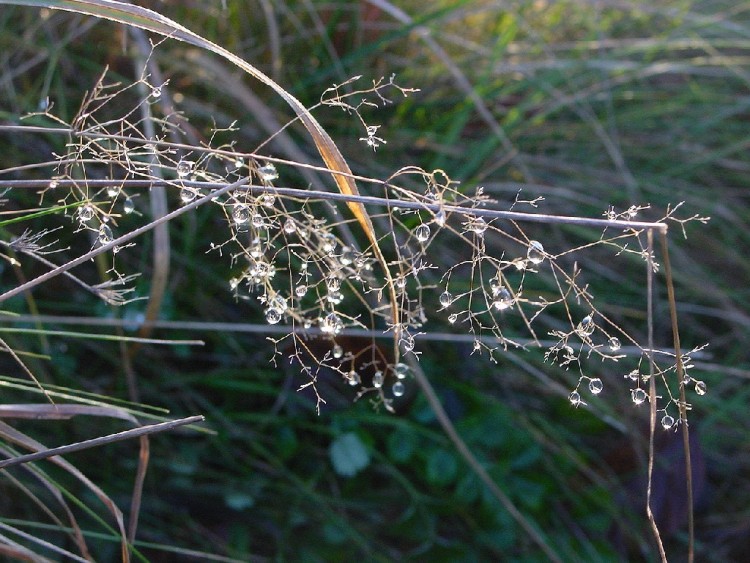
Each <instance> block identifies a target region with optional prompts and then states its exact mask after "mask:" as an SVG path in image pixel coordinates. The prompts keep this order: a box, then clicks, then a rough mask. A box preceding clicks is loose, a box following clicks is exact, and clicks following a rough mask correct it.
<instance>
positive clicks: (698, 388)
mask: <svg viewBox="0 0 750 563" xmlns="http://www.w3.org/2000/svg"><path fill="white" fill-rule="evenodd" d="M707 391H708V387H706V383H705V382H704V381H696V382H695V392H696V393H698V395H705V394H706V392H707Z"/></svg>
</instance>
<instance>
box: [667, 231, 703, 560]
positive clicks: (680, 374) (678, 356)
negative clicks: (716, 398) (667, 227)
mask: <svg viewBox="0 0 750 563" xmlns="http://www.w3.org/2000/svg"><path fill="white" fill-rule="evenodd" d="M661 247H662V255H663V257H662V258H663V260H664V274H665V276H666V283H667V298H668V300H669V316H670V319H671V323H672V339H673V340H674V354H675V366H676V371H677V379H678V380H679V385H680V402H679V409H680V424H682V446H683V450H684V452H685V480H686V481H687V483H686V484H687V509H688V563H693V561H694V559H695V517H694V513H693V464H692V460H691V458H690V430H689V429H688V420H687V399H686V398H685V368H684V366H683V364H682V352H681V351H680V331H679V328H678V325H677V302H676V300H675V294H674V282H673V279H672V266H671V264H670V262H669V243H668V242H667V234H666V233H665V232H662V233H661Z"/></svg>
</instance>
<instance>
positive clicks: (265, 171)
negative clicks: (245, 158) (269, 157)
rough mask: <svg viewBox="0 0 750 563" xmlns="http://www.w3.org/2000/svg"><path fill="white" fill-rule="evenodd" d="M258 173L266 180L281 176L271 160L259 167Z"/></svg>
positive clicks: (269, 180)
mask: <svg viewBox="0 0 750 563" xmlns="http://www.w3.org/2000/svg"><path fill="white" fill-rule="evenodd" d="M258 175H259V176H260V179H261V180H263V181H264V182H272V181H273V180H276V179H277V178H278V177H279V173H278V172H277V171H276V167H275V166H274V165H273V164H272V163H270V162H269V163H268V164H264V165H263V166H261V167H260V168H258Z"/></svg>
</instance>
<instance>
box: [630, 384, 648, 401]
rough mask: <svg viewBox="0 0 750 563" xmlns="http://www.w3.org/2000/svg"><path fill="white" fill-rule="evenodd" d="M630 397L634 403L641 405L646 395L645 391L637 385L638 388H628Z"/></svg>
mask: <svg viewBox="0 0 750 563" xmlns="http://www.w3.org/2000/svg"><path fill="white" fill-rule="evenodd" d="M630 397H631V398H632V399H633V402H634V403H635V404H636V405H641V404H643V401H645V400H646V398H647V397H648V395H646V392H645V391H644V390H643V389H641V388H640V387H639V388H638V389H631V390H630Z"/></svg>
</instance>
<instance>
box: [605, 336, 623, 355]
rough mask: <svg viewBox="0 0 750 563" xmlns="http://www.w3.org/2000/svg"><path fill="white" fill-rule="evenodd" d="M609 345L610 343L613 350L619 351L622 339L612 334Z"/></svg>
mask: <svg viewBox="0 0 750 563" xmlns="http://www.w3.org/2000/svg"><path fill="white" fill-rule="evenodd" d="M608 345H609V349H610V350H611V351H612V352H617V351H618V350H619V349H620V348H621V347H622V345H621V344H620V339H619V338H617V337H616V336H612V337H611V338H610V339H609V342H608Z"/></svg>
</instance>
